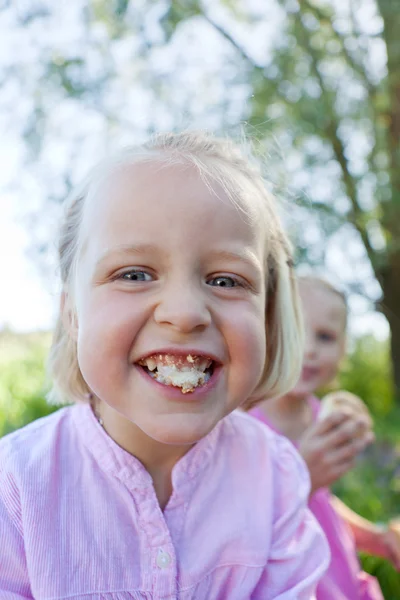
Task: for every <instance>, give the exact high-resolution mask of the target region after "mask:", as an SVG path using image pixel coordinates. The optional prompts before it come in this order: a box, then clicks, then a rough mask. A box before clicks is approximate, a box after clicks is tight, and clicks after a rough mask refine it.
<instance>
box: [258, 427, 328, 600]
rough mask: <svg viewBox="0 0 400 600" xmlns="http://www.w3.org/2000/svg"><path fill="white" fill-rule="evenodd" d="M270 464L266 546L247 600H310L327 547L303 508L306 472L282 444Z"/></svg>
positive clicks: (307, 481) (307, 488) (323, 566)
mask: <svg viewBox="0 0 400 600" xmlns="http://www.w3.org/2000/svg"><path fill="white" fill-rule="evenodd" d="M275 461H276V466H275V473H274V481H273V485H274V486H275V494H274V523H273V529H272V545H271V550H270V553H269V558H268V563H267V565H266V567H265V570H264V572H263V574H262V577H261V579H260V581H259V583H258V586H257V589H256V590H255V592H254V594H253V595H252V600H261V599H262V600H312V599H314V598H315V588H316V586H317V584H318V582H319V580H320V579H321V577H322V576H323V575H324V573H325V571H326V569H327V568H328V566H329V562H330V551H329V546H328V542H327V541H326V538H325V535H324V533H323V531H322V529H321V527H320V525H319V524H318V522H317V520H316V519H315V517H314V516H313V514H312V513H311V511H310V510H309V509H308V507H307V502H308V496H309V493H310V477H309V474H308V471H307V468H306V466H305V464H304V462H303V460H302V458H301V457H300V455H299V454H298V453H297V451H296V450H295V449H294V447H293V446H292V445H291V444H290V442H288V441H287V440H286V439H284V438H279V440H278V442H277V448H276V456H275Z"/></svg>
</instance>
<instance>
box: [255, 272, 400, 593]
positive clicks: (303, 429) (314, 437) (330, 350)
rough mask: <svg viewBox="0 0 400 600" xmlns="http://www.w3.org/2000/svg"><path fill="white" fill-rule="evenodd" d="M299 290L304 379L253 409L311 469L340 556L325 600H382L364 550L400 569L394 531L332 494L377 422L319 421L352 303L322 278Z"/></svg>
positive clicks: (319, 511) (316, 503)
mask: <svg viewBox="0 0 400 600" xmlns="http://www.w3.org/2000/svg"><path fill="white" fill-rule="evenodd" d="M299 291H300V297H301V300H302V306H303V314H304V321H305V330H306V343H305V354H304V360H303V369H302V373H301V376H300V379H299V381H298V383H297V384H296V385H295V386H294V388H293V389H292V390H291V391H290V392H289V393H287V394H285V395H283V396H280V397H277V398H275V399H272V400H268V401H267V400H266V401H264V402H262V403H260V404H259V405H258V406H257V407H255V408H252V409H251V410H250V414H252V415H253V416H254V417H256V418H257V419H258V420H260V421H262V422H264V423H266V424H267V425H269V427H270V428H272V429H273V430H275V431H277V432H279V433H282V434H283V435H284V436H286V437H287V438H289V439H290V440H291V441H292V442H293V443H294V445H295V446H296V447H297V448H298V449H299V452H300V454H301V455H302V457H303V458H304V460H305V462H306V464H307V466H308V469H309V472H310V477H311V486H312V490H311V495H310V500H309V506H310V509H311V510H312V512H313V513H314V515H315V516H316V518H317V519H318V521H319V523H320V525H321V526H322V528H323V530H324V532H325V534H326V536H327V539H328V542H329V545H330V549H331V555H332V558H331V563H330V566H329V568H328V571H327V573H326V574H325V576H324V577H323V578H322V580H321V582H320V584H319V585H318V588H317V599H318V600H378V599H379V600H381V599H382V593H381V591H380V589H379V586H378V583H377V581H376V579H375V578H373V577H371V576H369V575H367V574H366V573H364V572H362V571H361V568H360V565H359V561H358V557H357V549H358V550H364V551H366V552H371V553H375V554H378V555H381V556H383V557H385V558H389V559H391V560H392V561H393V562H394V564H395V565H396V566H397V567H399V564H400V556H399V554H398V551H396V548H395V544H394V540H393V535H392V534H390V533H389V532H388V531H387V530H386V529H382V528H381V527H379V526H376V525H374V524H372V523H370V522H369V521H367V520H366V519H363V518H362V517H360V516H359V515H357V514H356V513H354V512H353V511H351V510H350V509H349V508H348V507H347V506H346V505H345V504H343V502H341V501H340V500H339V499H338V498H336V497H334V496H332V495H331V493H330V491H329V485H331V484H332V483H333V482H334V481H336V480H337V479H338V478H340V477H341V476H342V475H344V474H345V473H346V472H347V471H348V470H349V469H351V468H352V466H353V465H354V461H355V458H356V456H357V455H358V454H359V453H360V452H361V451H362V450H364V448H365V447H366V445H367V444H369V443H371V442H372V441H373V439H374V436H373V434H372V432H371V430H370V422H369V419H368V417H366V416H365V414H363V413H361V412H360V414H359V415H355V414H354V413H353V412H352V413H350V412H348V411H346V410H345V409H343V410H340V411H337V412H332V413H331V414H330V415H329V416H327V417H326V418H324V419H322V420H318V419H317V417H318V413H319V411H320V403H319V400H318V399H317V398H316V397H315V391H316V390H317V389H319V388H321V387H323V386H326V385H327V384H328V383H329V382H330V381H332V379H334V377H335V376H336V374H337V372H338V368H339V364H340V361H341V359H342V358H343V355H344V353H345V342H346V321H347V306H346V300H345V297H344V296H343V295H342V294H341V293H340V292H338V291H337V290H336V289H335V288H334V287H333V286H331V285H330V284H329V283H327V282H326V281H324V280H323V279H319V278H317V277H301V278H299ZM337 394H340V392H337Z"/></svg>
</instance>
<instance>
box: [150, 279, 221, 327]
mask: <svg viewBox="0 0 400 600" xmlns="http://www.w3.org/2000/svg"><path fill="white" fill-rule="evenodd" d="M154 320H155V321H156V323H158V324H159V325H167V326H169V327H171V328H173V329H174V330H175V331H178V332H181V333H186V334H187V333H192V332H194V331H201V330H203V329H205V328H206V327H208V325H210V323H211V314H210V311H209V309H208V307H207V304H206V301H205V298H204V292H202V291H201V289H200V288H199V287H198V286H193V285H190V284H189V283H187V282H186V283H182V284H180V285H176V284H171V285H169V286H167V287H165V288H164V290H163V292H162V295H161V298H160V301H159V303H158V304H157V306H156V308H155V310H154Z"/></svg>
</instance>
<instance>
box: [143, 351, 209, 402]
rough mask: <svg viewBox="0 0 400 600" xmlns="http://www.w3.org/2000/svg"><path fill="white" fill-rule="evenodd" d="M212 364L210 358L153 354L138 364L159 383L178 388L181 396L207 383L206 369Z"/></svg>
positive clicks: (207, 372) (207, 373) (207, 374)
mask: <svg viewBox="0 0 400 600" xmlns="http://www.w3.org/2000/svg"><path fill="white" fill-rule="evenodd" d="M212 362H213V361H212V360H211V359H210V358H207V357H204V356H192V355H191V354H188V355H187V356H186V357H185V358H184V357H182V356H176V355H173V354H155V355H152V356H149V357H147V358H144V359H141V360H140V361H139V364H140V365H141V366H143V367H146V368H147V369H148V371H149V375H151V377H153V379H155V380H156V381H158V382H159V383H162V384H164V385H172V386H174V387H179V388H181V391H182V393H183V394H187V393H189V392H193V391H194V390H195V389H196V388H197V387H199V386H201V385H204V384H205V383H207V381H209V379H210V377H211V374H210V372H209V371H207V369H209V368H210V367H211V365H212Z"/></svg>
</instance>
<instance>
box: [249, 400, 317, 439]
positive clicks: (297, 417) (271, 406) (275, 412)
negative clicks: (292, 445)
mask: <svg viewBox="0 0 400 600" xmlns="http://www.w3.org/2000/svg"><path fill="white" fill-rule="evenodd" d="M307 398H308V396H297V395H296V396H294V395H292V394H286V395H285V396H281V397H280V398H272V399H271V400H264V401H263V402H261V403H260V404H259V407H260V409H261V410H262V411H263V412H264V414H265V415H266V416H267V418H268V419H269V421H270V423H271V424H272V425H273V426H274V427H275V428H276V429H277V430H278V431H279V432H280V433H281V434H283V435H284V436H286V437H288V438H289V439H290V440H293V441H294V442H297V441H298V440H299V439H300V438H301V437H302V435H303V434H304V433H305V431H306V430H307V429H308V427H309V426H310V425H311V424H312V421H313V414H312V410H311V408H310V405H309V403H308V402H307Z"/></svg>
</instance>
